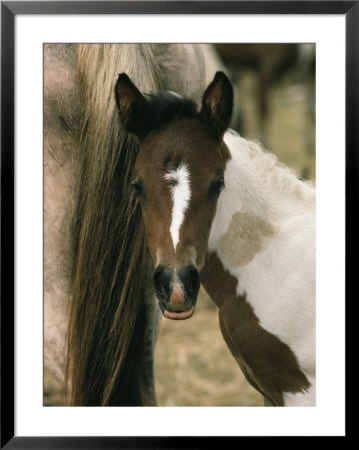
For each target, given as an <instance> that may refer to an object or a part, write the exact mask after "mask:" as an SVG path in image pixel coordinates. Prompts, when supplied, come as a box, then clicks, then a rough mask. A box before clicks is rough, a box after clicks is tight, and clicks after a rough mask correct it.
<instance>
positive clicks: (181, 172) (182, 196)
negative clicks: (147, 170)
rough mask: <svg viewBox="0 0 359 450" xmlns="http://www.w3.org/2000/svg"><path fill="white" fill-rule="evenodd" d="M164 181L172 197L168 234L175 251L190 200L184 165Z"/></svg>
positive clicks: (186, 172) (187, 178)
mask: <svg viewBox="0 0 359 450" xmlns="http://www.w3.org/2000/svg"><path fill="white" fill-rule="evenodd" d="M165 179H166V180H168V181H169V182H170V186H171V195H172V201H173V206H172V222H171V227H170V232H171V236H172V241H173V246H174V248H175V250H176V247H177V244H178V241H179V232H180V228H181V225H182V223H183V219H184V215H185V212H186V209H187V208H188V204H189V200H190V198H191V189H190V180H189V170H188V167H187V166H186V164H184V163H181V164H180V165H179V166H178V167H177V168H176V169H173V170H171V171H170V172H168V173H167V174H166V175H165Z"/></svg>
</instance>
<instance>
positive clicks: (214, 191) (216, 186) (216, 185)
mask: <svg viewBox="0 0 359 450" xmlns="http://www.w3.org/2000/svg"><path fill="white" fill-rule="evenodd" d="M223 188H224V179H223V178H218V179H217V180H214V181H213V182H212V183H211V185H210V187H209V193H210V194H211V195H218V194H219V193H220V192H221V191H222V189H223Z"/></svg>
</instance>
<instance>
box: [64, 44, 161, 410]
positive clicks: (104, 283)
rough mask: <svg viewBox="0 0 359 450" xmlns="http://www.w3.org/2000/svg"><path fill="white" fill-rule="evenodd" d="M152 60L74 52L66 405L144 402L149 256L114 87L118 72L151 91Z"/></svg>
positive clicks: (125, 49)
mask: <svg viewBox="0 0 359 450" xmlns="http://www.w3.org/2000/svg"><path fill="white" fill-rule="evenodd" d="M155 61H156V54H155V47H154V46H151V45H146V46H141V45H136V46H135V45H128V44H127V45H124V46H121V50H119V46H118V45H117V46H116V45H110V44H107V45H93V44H91V45H80V46H79V49H78V82H79V88H80V93H81V94H80V97H81V104H82V105H83V108H84V109H83V112H82V118H83V120H82V146H81V148H82V150H81V151H82V160H83V168H82V173H81V176H80V179H79V198H78V203H77V211H76V214H75V220H74V222H73V228H72V231H73V252H74V265H73V271H72V296H71V299H70V311H69V327H68V339H67V340H68V355H67V367H66V383H67V385H68V388H69V394H70V398H71V404H73V405H82V406H85V405H127V406H130V405H139V404H146V403H147V399H146V398H145V394H144V389H143V383H142V374H141V369H140V367H139V363H138V361H139V359H140V358H139V355H140V353H141V350H142V348H143V346H144V345H143V338H144V328H145V319H146V318H145V308H144V297H145V293H146V286H145V277H144V276H142V274H143V272H145V271H146V269H147V264H148V254H147V246H146V241H145V234H144V227H143V224H142V219H141V214H140V210H139V207H138V206H137V204H136V202H135V200H134V198H133V196H132V194H131V193H130V185H131V183H130V177H131V175H132V170H133V166H134V162H135V159H136V154H137V151H138V146H137V143H136V141H135V140H134V139H133V138H131V137H129V136H128V135H127V134H126V133H125V132H124V131H123V130H122V129H121V127H120V125H119V120H118V112H117V109H116V104H115V100H114V83H115V81H116V76H117V74H118V73H119V72H120V71H121V70H123V71H126V72H127V73H129V75H130V76H131V77H133V79H134V80H136V82H137V83H138V85H139V86H140V88H141V89H143V90H145V91H155V90H158V88H159V87H160V82H159V80H160V70H159V68H158V67H157V66H156V63H155ZM138 274H141V276H138ZM135 275H137V276H135Z"/></svg>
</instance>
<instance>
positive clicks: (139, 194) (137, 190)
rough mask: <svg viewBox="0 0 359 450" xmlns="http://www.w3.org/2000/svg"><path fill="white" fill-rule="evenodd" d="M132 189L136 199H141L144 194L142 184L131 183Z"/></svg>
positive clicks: (139, 182)
mask: <svg viewBox="0 0 359 450" xmlns="http://www.w3.org/2000/svg"><path fill="white" fill-rule="evenodd" d="M132 189H133V192H134V194H135V195H136V197H142V196H143V195H144V194H145V191H144V188H143V184H142V183H141V181H139V180H135V181H132Z"/></svg>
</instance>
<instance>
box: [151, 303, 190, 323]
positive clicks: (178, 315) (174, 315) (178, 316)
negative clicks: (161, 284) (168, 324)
mask: <svg viewBox="0 0 359 450" xmlns="http://www.w3.org/2000/svg"><path fill="white" fill-rule="evenodd" d="M158 305H159V307H160V309H161V311H162V314H163V317H166V318H167V319H172V320H186V319H189V318H190V317H192V315H193V313H194V310H195V308H196V305H193V306H191V308H189V309H186V311H169V310H168V309H166V308H165V307H164V306H163V305H162V304H161V302H160V301H159V302H158Z"/></svg>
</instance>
